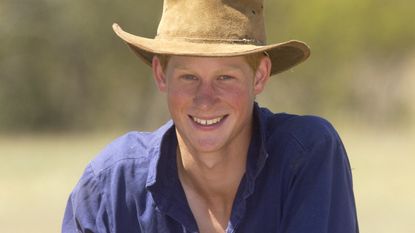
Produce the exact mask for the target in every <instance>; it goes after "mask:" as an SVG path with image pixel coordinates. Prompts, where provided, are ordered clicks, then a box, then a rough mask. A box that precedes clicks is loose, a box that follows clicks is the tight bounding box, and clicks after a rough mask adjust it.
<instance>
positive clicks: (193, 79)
mask: <svg viewBox="0 0 415 233" xmlns="http://www.w3.org/2000/svg"><path fill="white" fill-rule="evenodd" d="M181 79H183V80H186V81H195V80H197V77H196V76H194V75H191V74H185V75H182V76H181Z"/></svg>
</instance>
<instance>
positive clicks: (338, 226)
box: [282, 128, 359, 233]
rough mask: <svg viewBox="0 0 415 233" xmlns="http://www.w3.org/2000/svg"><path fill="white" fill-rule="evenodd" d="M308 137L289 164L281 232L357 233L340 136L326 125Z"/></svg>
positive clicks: (346, 160)
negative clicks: (288, 180)
mask: <svg viewBox="0 0 415 233" xmlns="http://www.w3.org/2000/svg"><path fill="white" fill-rule="evenodd" d="M308 141H312V142H311V143H309V145H307V144H302V146H303V149H302V150H301V152H299V155H298V157H297V158H296V159H295V162H293V165H292V166H291V167H292V172H291V176H290V182H288V184H289V188H288V190H289V191H288V195H287V198H286V200H285V202H284V208H283V209H284V216H283V220H282V232H283V233H358V231H359V230H358V224H357V217H356V208H355V200H354V195H353V187H352V176H351V169H350V165H349V161H348V158H347V154H346V151H345V149H344V147H343V144H342V142H341V140H340V138H339V137H338V135H337V133H336V132H335V130H334V129H333V128H330V129H329V132H328V133H327V132H324V133H323V134H322V135H318V136H316V137H314V139H313V138H312V139H311V140H308ZM299 144H301V142H300V143H299Z"/></svg>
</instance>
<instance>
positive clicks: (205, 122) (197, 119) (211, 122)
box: [192, 116, 223, 125]
mask: <svg viewBox="0 0 415 233" xmlns="http://www.w3.org/2000/svg"><path fill="white" fill-rule="evenodd" d="M192 118H193V121H194V122H196V123H199V124H201V125H213V124H216V123H219V122H220V121H221V120H222V119H223V116H221V117H217V118H214V119H210V120H204V119H200V118H196V117H192Z"/></svg>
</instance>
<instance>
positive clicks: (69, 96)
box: [0, 0, 415, 130]
mask: <svg viewBox="0 0 415 233" xmlns="http://www.w3.org/2000/svg"><path fill="white" fill-rule="evenodd" d="M414 8H415V3H414V2H410V1H409V0H398V1H394V2H391V1H379V0H378V1H375V0H361V1H357V0H349V1H346V0H339V1H328V0H313V1H307V2H304V1H300V0H292V1H288V0H281V1H266V22H267V30H268V38H269V42H279V41H284V40H287V39H293V38H294V39H300V40H303V41H306V42H307V43H308V44H309V45H310V46H311V48H312V57H311V59H310V61H308V62H307V63H305V64H303V65H301V66H299V67H297V68H295V69H294V70H293V71H292V72H286V73H284V74H282V75H280V76H281V79H280V78H278V77H276V78H275V77H274V78H273V80H272V81H271V83H270V87H269V89H272V90H277V91H272V92H269V93H268V92H267V93H265V95H264V96H262V97H261V99H262V100H263V101H264V103H265V104H267V105H269V106H270V107H271V108H274V109H278V110H283V111H287V110H288V111H295V112H300V113H323V114H331V113H333V112H334V113H336V112H339V113H343V112H358V113H361V114H363V116H365V117H369V118H370V116H372V115H373V114H377V115H382V116H384V117H383V118H382V119H380V120H385V119H386V120H390V119H392V120H396V117H397V116H405V114H406V113H407V112H409V110H408V108H410V107H409V103H407V102H405V101H403V100H402V97H401V96H400V95H399V94H397V95H393V98H385V97H382V96H383V95H385V94H390V93H384V90H385V89H386V90H396V91H395V92H397V93H398V92H399V90H400V89H399V88H400V86H401V85H404V83H405V77H406V76H405V74H402V73H400V72H399V71H400V70H401V69H402V66H403V65H402V64H406V63H405V61H406V60H407V59H408V58H410V57H411V56H414V51H415V48H414V47H415V44H414V43H413V41H414V40H415V30H412V29H413V26H412V25H411V21H412V13H413V12H412V9H414ZM161 9H162V1H161V0H158V1H146V2H144V1H138V0H135V1H134V0H127V1H122V2H121V1H108V0H100V1H98V0H90V1H69V0H60V1H52V0H38V1H31V0H18V1H15V0H3V1H2V3H1V7H0V15H1V18H2V20H0V106H1V108H0V129H3V130H45V129H49V130H50V129H54V130H57V129H68V128H73V129H90V128H97V127H116V126H117V127H120V126H121V127H139V128H143V127H144V128H153V127H154V126H156V125H158V124H159V123H160V121H163V120H165V119H166V118H167V113H166V112H167V110H166V109H165V107H164V106H163V105H162V104H161V106H160V103H162V102H163V101H162V100H161V99H162V98H163V97H162V96H160V95H159V94H158V93H157V91H156V89H155V87H154V85H153V81H152V80H151V78H150V77H151V74H150V69H148V68H147V67H146V66H145V65H143V64H142V63H141V62H140V61H139V60H138V59H137V58H136V57H135V56H134V55H133V54H132V53H131V52H129V51H128V49H127V47H126V46H125V45H124V44H123V43H122V42H121V41H120V40H119V39H118V38H117V37H116V36H115V35H114V33H113V32H112V30H111V24H112V23H113V22H118V23H120V25H121V26H123V27H124V28H125V29H126V30H127V31H130V32H132V33H134V34H137V35H142V36H146V37H153V36H154V34H155V33H156V28H157V23H158V20H159V18H160V16H161ZM195 20H197V19H195ZM368 74H370V77H367V76H366V75H368ZM284 77H285V78H284ZM367 80H369V81H367ZM390 80H395V81H394V82H391V81H390ZM373 85H375V87H374V88H373V87H372V86H373ZM377 85H378V86H380V87H383V86H385V85H386V86H387V88H383V89H382V88H381V89H379V88H377ZM366 89H370V90H373V93H371V95H373V96H372V97H373V98H374V99H370V98H367V95H365V94H364V93H366V92H365V90H366ZM379 90H381V91H379ZM387 92H388V91H387ZM379 96H380V97H381V98H380V97H379ZM377 99H381V100H385V99H386V100H387V101H388V102H386V103H384V104H383V105H382V104H378V105H379V106H380V105H381V106H384V105H387V106H390V107H387V108H385V107H378V108H376V107H374V106H377V105H376V104H374V103H373V102H376V103H377ZM367 108H369V109H371V110H370V111H367V110H365V109H367ZM159 112H161V113H160V114H157V113H159ZM400 113H402V114H400Z"/></svg>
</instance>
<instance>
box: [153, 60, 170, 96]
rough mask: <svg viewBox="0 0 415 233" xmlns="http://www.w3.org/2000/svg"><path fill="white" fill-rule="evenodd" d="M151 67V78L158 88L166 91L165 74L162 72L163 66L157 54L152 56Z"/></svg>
mask: <svg viewBox="0 0 415 233" xmlns="http://www.w3.org/2000/svg"><path fill="white" fill-rule="evenodd" d="M151 67H152V69H153V78H154V81H155V82H156V85H157V87H158V89H159V90H160V91H161V92H166V90H167V80H166V75H165V73H164V70H163V67H162V66H161V64H160V60H159V58H158V57H157V56H153V61H152V65H151Z"/></svg>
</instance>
